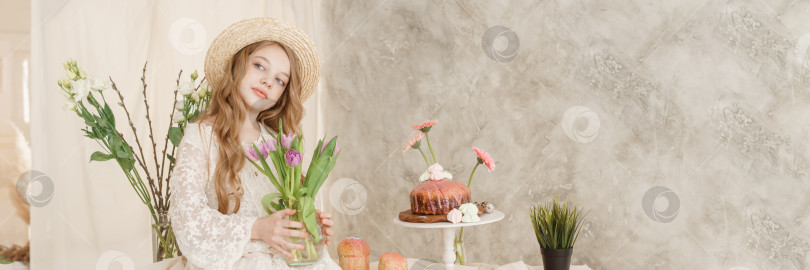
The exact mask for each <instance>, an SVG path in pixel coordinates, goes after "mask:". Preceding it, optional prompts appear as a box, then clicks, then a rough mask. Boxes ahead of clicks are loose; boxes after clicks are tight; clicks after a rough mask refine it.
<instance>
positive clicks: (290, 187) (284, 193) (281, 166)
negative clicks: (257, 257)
mask: <svg viewBox="0 0 810 270" xmlns="http://www.w3.org/2000/svg"><path fill="white" fill-rule="evenodd" d="M278 130H284V129H282V121H281V120H279V123H278ZM302 148H303V139H302V138H301V136H298V135H297V134H281V133H279V134H276V135H275V136H274V137H270V138H267V139H265V138H262V141H261V142H259V143H258V144H254V145H252V146H251V147H247V148H245V149H244V154H245V156H246V157H247V158H248V161H250V163H251V164H253V166H254V167H256V169H258V170H259V171H260V172H261V173H262V174H264V175H266V176H267V178H268V179H270V182H271V183H272V184H273V186H275V187H276V189H277V190H278V192H276V193H270V194H267V195H265V196H264V197H263V198H262V201H261V204H262V206H263V207H264V210H265V211H266V212H267V213H268V214H272V213H274V212H275V211H279V210H282V209H285V208H290V209H295V210H296V212H295V214H294V215H292V216H290V219H291V220H294V221H298V222H301V223H304V227H306V228H305V229H306V231H307V232H308V233H309V234H310V236H311V239H310V238H305V239H300V238H297V237H291V240H292V242H295V243H301V244H303V245H304V250H303V251H301V250H296V249H291V250H290V253H292V254H293V255H294V256H295V257H294V258H292V259H289V258H288V261H287V263H288V264H290V265H307V264H311V263H314V262H316V261H317V260H318V257H319V254H318V251H320V247H319V246H320V245H322V244H323V242H322V241H321V239H322V238H321V234H320V231H319V228H318V219H317V215H316V214H315V203H314V198H315V195H317V194H318V190H319V189H320V188H321V186H322V185H323V182H324V181H325V180H326V177H327V176H328V175H329V172H330V171H332V168H333V167H335V161H336V160H337V158H338V156H339V154H340V150H339V148H338V147H337V136H335V137H333V138H332V139H331V140H329V141H324V139H321V140H320V141H318V145H317V147H316V148H315V151H314V152H313V153H312V161H311V162H310V164H309V169H308V170H307V172H306V175H305V176H303V177H302V174H303V171H302V170H301V167H302V162H301V161H302V160H303V154H302ZM268 157H270V159H271V161H272V162H273V165H274V168H275V171H276V173H277V175H276V174H274V173H273V170H271V168H270V166H269V164H268V163H267V161H266V159H267V158H268Z"/></svg>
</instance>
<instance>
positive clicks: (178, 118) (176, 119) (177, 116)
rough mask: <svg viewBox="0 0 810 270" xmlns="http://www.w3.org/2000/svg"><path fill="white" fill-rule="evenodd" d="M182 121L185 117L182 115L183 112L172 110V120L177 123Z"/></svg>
mask: <svg viewBox="0 0 810 270" xmlns="http://www.w3.org/2000/svg"><path fill="white" fill-rule="evenodd" d="M183 121H186V117H185V116H183V113H180V112H174V116H173V117H172V122H174V123H177V124H179V123H181V122H183Z"/></svg>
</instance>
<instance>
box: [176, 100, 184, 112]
mask: <svg viewBox="0 0 810 270" xmlns="http://www.w3.org/2000/svg"><path fill="white" fill-rule="evenodd" d="M183 103H185V102H183V97H180V98H178V99H177V101H175V102H174V109H175V110H178V111H182V110H183Z"/></svg>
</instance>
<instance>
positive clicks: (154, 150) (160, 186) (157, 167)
mask: <svg viewBox="0 0 810 270" xmlns="http://www.w3.org/2000/svg"><path fill="white" fill-rule="evenodd" d="M147 63H149V61H146V62H144V63H143V74H142V75H141V82H142V83H143V105H144V106H145V107H146V121H147V122H148V123H149V140H151V141H152V157H153V158H154V159H155V170H156V172H158V174H159V173H160V164H158V160H157V144H156V143H155V136H154V132H153V131H152V118H151V117H149V102H147V100H146V64H147ZM147 176H150V177H149V178H150V180H149V185H154V183H153V181H152V179H151V175H147ZM155 176H158V175H157V174H156V175H155ZM160 179H161V178H160V176H158V179H157V180H158V184H157V191H158V192H157V193H153V195H154V196H157V197H158V205H160V204H162V203H163V194H162V193H161V191H162V190H163V184H162V183H160V181H161V180H160Z"/></svg>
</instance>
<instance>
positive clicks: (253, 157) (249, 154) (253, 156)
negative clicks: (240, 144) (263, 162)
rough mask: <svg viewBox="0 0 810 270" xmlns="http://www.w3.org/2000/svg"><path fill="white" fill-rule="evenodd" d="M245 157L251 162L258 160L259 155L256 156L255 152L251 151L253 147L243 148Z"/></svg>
mask: <svg viewBox="0 0 810 270" xmlns="http://www.w3.org/2000/svg"><path fill="white" fill-rule="evenodd" d="M245 156H247V157H248V158H249V159H250V160H253V161H257V160H259V155H257V154H256V150H253V146H249V147H245Z"/></svg>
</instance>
